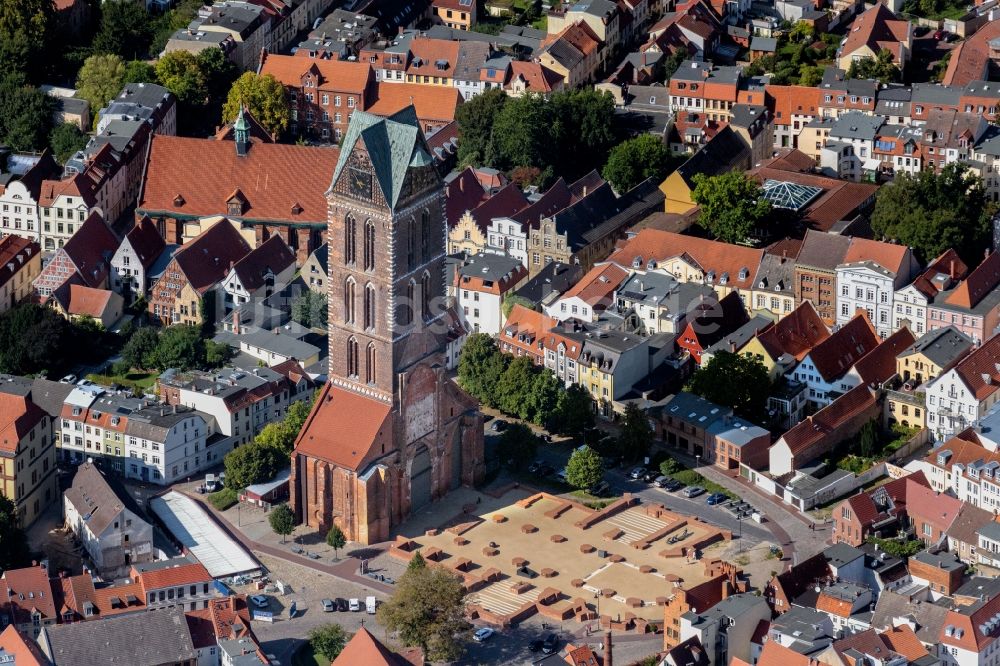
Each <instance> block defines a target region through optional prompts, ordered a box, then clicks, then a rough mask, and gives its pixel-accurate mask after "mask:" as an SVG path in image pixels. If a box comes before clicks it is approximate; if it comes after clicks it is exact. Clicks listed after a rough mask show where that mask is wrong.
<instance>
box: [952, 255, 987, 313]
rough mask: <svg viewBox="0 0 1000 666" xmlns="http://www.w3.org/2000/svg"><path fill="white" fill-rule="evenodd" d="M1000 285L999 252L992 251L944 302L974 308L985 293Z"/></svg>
mask: <svg viewBox="0 0 1000 666" xmlns="http://www.w3.org/2000/svg"><path fill="white" fill-rule="evenodd" d="M998 287H1000V252H994V253H992V254H991V255H990V256H988V257H987V258H986V259H985V260H984V261H983V263H981V264H979V266H977V267H976V268H974V269H973V270H972V272H971V273H969V277H967V278H965V280H963V281H962V282H961V283H960V284H959V285H958V286H957V287H955V289H954V291H952V292H951V293H950V294H948V297H947V298H946V299H945V302H946V303H948V304H949V305H954V306H956V307H961V308H974V307H976V305H978V304H979V301H981V300H983V298H985V297H986V295H987V294H989V293H990V292H991V291H993V290H994V289H996V288H998Z"/></svg>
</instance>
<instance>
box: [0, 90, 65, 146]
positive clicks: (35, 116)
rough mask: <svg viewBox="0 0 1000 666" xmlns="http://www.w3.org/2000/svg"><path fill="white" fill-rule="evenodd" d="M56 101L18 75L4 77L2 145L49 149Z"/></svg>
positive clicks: (0, 96) (0, 92)
mask: <svg viewBox="0 0 1000 666" xmlns="http://www.w3.org/2000/svg"><path fill="white" fill-rule="evenodd" d="M54 107H55V101H54V100H53V99H52V98H51V97H49V96H48V95H46V94H45V93H43V92H41V91H40V90H39V89H38V88H35V87H34V86H31V85H28V84H27V82H26V80H25V78H24V76H23V75H22V74H21V73H20V72H17V71H13V72H8V73H0V144H4V145H6V146H8V147H9V148H13V149H14V150H18V151H35V152H41V151H42V150H43V149H44V148H45V147H47V146H48V145H49V134H50V132H51V131H52V110H53V109H54Z"/></svg>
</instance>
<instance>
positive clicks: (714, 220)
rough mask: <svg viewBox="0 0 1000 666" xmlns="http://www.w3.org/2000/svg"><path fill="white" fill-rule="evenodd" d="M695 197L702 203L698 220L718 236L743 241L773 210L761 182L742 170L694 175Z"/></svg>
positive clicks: (693, 198) (732, 240) (692, 194)
mask: <svg viewBox="0 0 1000 666" xmlns="http://www.w3.org/2000/svg"><path fill="white" fill-rule="evenodd" d="M694 183H695V187H694V191H693V192H692V193H691V199H692V200H693V201H694V202H695V203H696V204H698V205H699V206H701V212H700V213H699V215H698V223H699V224H701V226H703V227H705V228H706V229H708V231H709V232H710V233H711V234H712V235H713V236H715V237H716V238H717V239H719V240H721V241H724V242H726V243H742V242H744V241H746V240H747V238H748V237H749V236H750V232H752V231H753V230H754V229H756V228H757V227H758V226H760V223H761V222H763V221H764V218H765V217H766V216H767V214H768V213H770V212H771V203H770V202H769V201H768V200H767V199H765V198H764V196H763V192H762V190H761V187H760V185H759V184H758V183H757V181H755V180H754V179H753V178H752V177H750V176H748V175H746V174H745V173H743V172H742V171H730V172H729V173H724V174H721V175H718V176H706V175H705V174H702V173H696V174H695V175H694Z"/></svg>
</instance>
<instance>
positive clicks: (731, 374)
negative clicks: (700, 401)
mask: <svg viewBox="0 0 1000 666" xmlns="http://www.w3.org/2000/svg"><path fill="white" fill-rule="evenodd" d="M770 386H771V380H770V377H769V376H768V373H767V368H766V367H765V366H764V364H763V363H762V362H761V361H760V360H759V359H757V358H756V357H751V356H745V355H742V354H733V353H731V352H726V351H720V352H719V353H717V354H713V355H712V358H711V360H709V362H708V363H706V364H704V365H702V366H701V367H700V368H698V370H696V371H695V373H694V374H693V375H691V379H690V380H689V382H688V386H687V390H688V391H690V392H692V393H695V394H697V395H700V396H701V397H703V398H705V399H706V400H709V401H711V402H714V403H715V404H717V405H722V406H723V407H731V408H732V409H733V411H734V412H736V413H737V414H739V415H740V416H742V417H743V418H745V419H749V420H751V421H755V422H757V423H761V422H763V421H764V419H765V417H766V416H767V409H766V408H767V394H768V389H769V388H770Z"/></svg>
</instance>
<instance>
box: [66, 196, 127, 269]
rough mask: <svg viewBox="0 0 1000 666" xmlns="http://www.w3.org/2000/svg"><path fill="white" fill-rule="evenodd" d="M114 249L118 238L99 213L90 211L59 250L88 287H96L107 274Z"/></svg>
mask: <svg viewBox="0 0 1000 666" xmlns="http://www.w3.org/2000/svg"><path fill="white" fill-rule="evenodd" d="M116 249H118V239H116V238H115V236H114V234H112V233H111V230H110V229H108V225H106V224H104V220H103V219H102V218H101V216H100V214H99V213H91V214H90V216H89V217H88V218H87V219H86V221H85V222H84V223H83V224H82V225H80V228H79V229H77V230H76V233H75V234H73V236H72V237H71V238H70V239H69V240H68V241H66V245H64V246H63V248H62V250H61V251H62V252H64V253H65V255H66V256H67V257H68V258H69V259H70V261H72V262H73V265H74V266H76V270H77V271H78V273H79V275H80V278H81V279H82V280H83V281H84V283H85V284H86V285H87V286H88V287H98V286H100V285H101V284H102V283H103V282H104V279H105V278H106V277H107V275H108V262H109V261H110V260H111V257H113V256H114V254H115V250H116Z"/></svg>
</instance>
